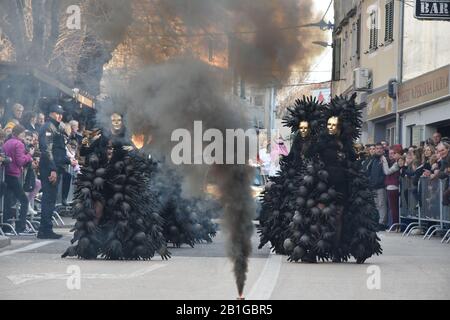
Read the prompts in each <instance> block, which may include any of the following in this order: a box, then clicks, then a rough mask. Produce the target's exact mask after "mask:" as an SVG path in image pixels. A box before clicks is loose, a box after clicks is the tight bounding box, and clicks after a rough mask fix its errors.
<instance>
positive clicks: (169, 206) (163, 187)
mask: <svg viewBox="0 0 450 320" xmlns="http://www.w3.org/2000/svg"><path fill="white" fill-rule="evenodd" d="M167 181H170V183H167ZM181 182H182V177H180V176H179V175H178V174H177V172H176V171H175V170H173V169H171V168H170V167H168V166H164V165H162V164H160V165H159V166H158V174H156V176H155V179H154V180H153V183H154V186H155V189H156V190H157V194H158V200H159V203H161V216H162V217H163V219H164V221H165V223H164V230H163V234H164V237H165V238H166V239H167V242H168V243H171V244H172V245H173V246H174V247H178V248H179V247H181V246H182V245H183V244H187V245H189V246H191V247H194V245H195V244H196V243H201V242H207V243H211V242H212V238H214V237H215V235H216V232H217V228H218V226H217V224H215V223H213V222H212V216H213V214H214V211H215V210H217V209H218V208H217V206H215V205H214V201H213V200H208V199H205V198H185V197H183V196H182V187H181Z"/></svg>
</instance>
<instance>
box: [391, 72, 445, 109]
mask: <svg viewBox="0 0 450 320" xmlns="http://www.w3.org/2000/svg"><path fill="white" fill-rule="evenodd" d="M449 78H450V65H448V66H446V67H444V68H440V69H438V70H436V71H433V72H430V73H427V74H425V75H423V76H420V77H418V78H415V79H412V80H409V81H407V82H405V83H403V84H401V85H400V87H399V91H398V110H399V111H404V110H406V109H410V108H414V107H417V106H420V105H422V104H425V103H427V102H430V101H433V100H436V99H440V98H444V97H446V96H450V88H449Z"/></svg>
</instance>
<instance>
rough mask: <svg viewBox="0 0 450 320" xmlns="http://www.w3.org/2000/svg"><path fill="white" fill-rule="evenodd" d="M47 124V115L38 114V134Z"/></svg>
mask: <svg viewBox="0 0 450 320" xmlns="http://www.w3.org/2000/svg"><path fill="white" fill-rule="evenodd" d="M44 123H45V115H44V114H43V113H41V112H40V113H38V115H37V122H36V130H37V132H39V131H41V128H42V126H43V125H44Z"/></svg>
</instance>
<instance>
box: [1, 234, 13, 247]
mask: <svg viewBox="0 0 450 320" xmlns="http://www.w3.org/2000/svg"><path fill="white" fill-rule="evenodd" d="M10 244H11V239H10V238H8V237H5V236H0V249H1V248H4V247H7V246H9V245H10Z"/></svg>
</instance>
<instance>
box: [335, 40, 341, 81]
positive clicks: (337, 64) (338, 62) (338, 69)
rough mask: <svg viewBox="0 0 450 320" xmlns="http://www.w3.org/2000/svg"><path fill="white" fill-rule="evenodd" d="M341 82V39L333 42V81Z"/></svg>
mask: <svg viewBox="0 0 450 320" xmlns="http://www.w3.org/2000/svg"><path fill="white" fill-rule="evenodd" d="M339 80H341V39H340V38H336V39H335V40H334V42H333V81H339Z"/></svg>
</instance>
